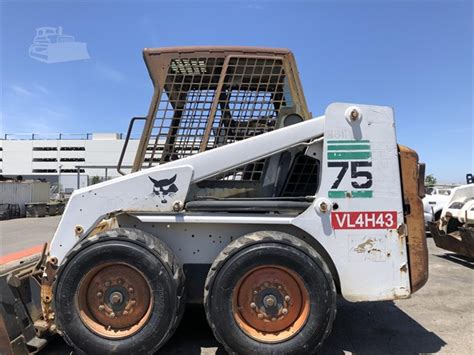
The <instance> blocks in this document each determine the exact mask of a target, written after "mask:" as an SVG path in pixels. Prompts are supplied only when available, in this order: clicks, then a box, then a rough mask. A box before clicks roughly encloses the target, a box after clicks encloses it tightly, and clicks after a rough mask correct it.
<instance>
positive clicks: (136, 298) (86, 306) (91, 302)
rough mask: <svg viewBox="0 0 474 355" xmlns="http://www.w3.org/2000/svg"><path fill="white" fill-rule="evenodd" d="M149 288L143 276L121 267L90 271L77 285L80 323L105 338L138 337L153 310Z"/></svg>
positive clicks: (120, 264)
mask: <svg viewBox="0 0 474 355" xmlns="http://www.w3.org/2000/svg"><path fill="white" fill-rule="evenodd" d="M152 304H153V300H152V294H151V288H150V286H149V284H148V282H147V280H146V279H145V277H144V275H143V274H142V273H141V272H140V271H138V270H137V269H135V268H134V267H132V266H130V265H128V264H123V263H108V264H103V265H100V266H97V267H95V268H93V269H92V270H91V271H89V272H88V273H87V274H86V275H85V276H84V277H83V278H82V280H81V282H80V283H79V289H78V292H77V294H76V305H77V307H78V310H79V316H80V318H81V320H82V322H83V323H84V324H85V326H86V327H87V328H89V330H91V331H92V332H94V333H96V334H98V335H100V336H103V337H105V338H113V339H120V338H126V337H129V336H131V335H133V334H135V333H137V332H138V331H139V330H140V329H141V328H143V326H144V325H145V324H146V322H147V320H148V319H149V317H150V314H151V309H152Z"/></svg>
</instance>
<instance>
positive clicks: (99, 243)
mask: <svg viewBox="0 0 474 355" xmlns="http://www.w3.org/2000/svg"><path fill="white" fill-rule="evenodd" d="M54 295H55V297H54V309H55V314H56V324H57V327H58V330H59V331H60V333H61V334H62V336H63V338H64V339H65V340H66V342H67V343H68V344H69V345H70V346H72V347H74V348H75V349H76V351H78V352H80V353H86V354H100V353H116V354H132V353H133V354H137V353H144V354H151V353H153V352H155V351H157V350H158V349H159V348H160V347H161V346H162V345H163V344H164V343H165V342H166V341H167V340H168V338H169V337H170V336H171V335H172V334H173V332H174V330H175V329H176V327H177V326H178V324H179V321H180V319H181V316H182V314H183V310H184V299H183V298H184V273H183V270H182V267H181V265H180V264H179V262H178V260H177V258H176V257H175V255H174V254H173V252H172V251H171V250H170V249H169V248H168V247H167V246H166V245H165V244H164V243H163V242H161V241H160V240H159V239H157V238H155V237H153V236H151V235H149V234H146V233H143V232H142V231H140V230H136V229H126V228H120V229H114V230H110V231H106V232H104V233H101V234H99V235H96V236H92V237H89V238H86V239H85V240H83V241H81V242H79V243H78V245H76V246H75V247H74V249H73V250H71V252H70V253H69V254H68V255H67V256H66V258H65V260H64V261H63V263H62V265H61V267H60V269H59V271H58V275H57V281H56V282H55V286H54Z"/></svg>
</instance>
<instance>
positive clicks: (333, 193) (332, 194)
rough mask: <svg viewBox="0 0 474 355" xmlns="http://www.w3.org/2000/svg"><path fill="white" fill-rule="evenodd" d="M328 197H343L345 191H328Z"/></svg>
mask: <svg viewBox="0 0 474 355" xmlns="http://www.w3.org/2000/svg"><path fill="white" fill-rule="evenodd" d="M328 197H331V198H344V197H346V192H345V191H328Z"/></svg>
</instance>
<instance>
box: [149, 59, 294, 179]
mask: <svg viewBox="0 0 474 355" xmlns="http://www.w3.org/2000/svg"><path fill="white" fill-rule="evenodd" d="M291 103H292V100H291V97H290V94H289V89H288V85H287V81H286V78H285V71H284V67H283V61H282V60H281V59H280V58H258V57H242V56H234V57H229V58H228V60H225V57H222V58H187V59H183V58H177V59H172V60H171V62H170V65H169V68H168V72H167V75H166V80H165V82H164V85H163V90H162V94H161V98H160V101H159V104H158V108H157V113H156V119H155V121H154V126H153V129H152V131H151V136H150V140H149V144H148V147H147V152H146V155H145V162H144V167H149V166H152V165H155V164H157V163H164V162H167V161H171V160H176V159H180V158H184V157H186V156H189V155H192V154H196V153H198V152H200V151H205V150H208V149H213V148H216V147H219V146H222V145H225V144H229V143H233V142H236V141H239V140H242V139H246V138H249V137H253V136H256V135H259V134H262V133H265V132H269V131H271V130H273V129H274V128H275V127H276V123H277V119H278V116H279V112H280V109H281V107H283V106H289V105H291ZM263 167H264V161H260V162H256V163H252V164H247V165H246V166H244V167H241V168H239V169H235V170H233V171H230V172H227V173H226V174H223V175H221V176H219V177H217V179H225V180H254V181H255V180H259V179H260V177H261V175H262V170H263Z"/></svg>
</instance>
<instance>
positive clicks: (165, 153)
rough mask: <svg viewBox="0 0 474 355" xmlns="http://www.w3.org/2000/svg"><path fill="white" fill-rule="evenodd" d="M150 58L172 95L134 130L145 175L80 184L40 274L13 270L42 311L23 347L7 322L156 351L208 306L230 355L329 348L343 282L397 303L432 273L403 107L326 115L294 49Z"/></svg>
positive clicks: (113, 346)
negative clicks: (191, 309)
mask: <svg viewBox="0 0 474 355" xmlns="http://www.w3.org/2000/svg"><path fill="white" fill-rule="evenodd" d="M144 59H145V62H146V64H147V67H148V70H149V73H150V76H151V79H152V81H153V84H154V88H155V91H154V94H153V98H152V103H151V105H150V109H149V112H148V115H147V116H146V117H143V118H134V119H133V120H132V122H131V124H130V127H129V131H128V135H127V140H126V142H128V138H129V137H130V133H131V132H132V129H133V128H132V126H133V123H134V122H136V121H137V120H143V121H144V128H143V133H142V135H141V140H140V143H139V148H138V151H137V154H136V157H135V160H134V166H133V169H132V170H133V171H132V172H131V173H129V174H126V175H124V176H122V177H119V178H116V179H113V180H109V181H105V182H102V183H99V184H96V185H93V186H89V187H86V188H82V189H79V190H76V191H75V192H74V193H73V195H72V196H71V198H70V200H69V202H68V204H67V206H66V209H65V211H64V215H63V216H62V219H61V222H60V224H59V226H58V228H57V230H56V233H55V235H54V239H53V240H52V243H51V245H49V247H48V248H47V250H45V252H44V253H43V255H42V256H41V257H40V260H39V262H37V263H36V264H35V266H34V267H32V268H31V272H30V273H29V274H28V272H26V271H23V272H22V273H21V274H19V273H18V272H17V273H13V274H12V273H10V274H8V277H7V278H6V279H2V280H3V281H4V282H5V290H7V289H8V292H10V293H11V297H12V299H13V301H14V300H15V299H16V300H21V301H22V302H23V310H24V313H25V314H27V315H26V316H25V321H24V322H23V323H24V324H23V325H22V326H19V328H21V329H20V331H21V332H22V333H21V332H20V333H21V334H20V335H21V337H22V338H21V341H19V340H18V335H16V337H15V336H12V334H10V333H8V329H6V332H5V329H4V333H7V334H8V335H9V339H10V345H11V347H14V346H16V348H17V349H20V348H21V349H24V350H25V352H27V351H31V349H32V348H34V346H35V344H36V345H38V344H40V345H41V344H43V343H44V341H43V340H44V339H45V338H46V337H47V335H48V334H54V333H59V334H60V335H61V336H62V337H63V338H64V339H65V340H66V342H67V343H68V344H69V345H71V346H72V347H74V348H75V349H76V350H77V351H78V352H79V353H81V352H82V353H88V354H100V353H117V354H136V353H153V352H155V351H156V350H157V349H159V348H160V347H161V346H162V345H163V344H164V343H165V342H166V341H167V340H168V339H169V338H170V336H171V335H172V334H173V332H174V330H175V329H176V327H177V326H178V324H179V322H180V319H181V315H182V312H183V309H184V305H185V303H202V304H204V308H205V311H206V315H207V319H208V322H209V325H210V326H211V328H212V330H213V332H214V334H215V336H216V338H217V340H218V341H219V342H221V343H222V344H223V346H224V347H225V349H226V350H227V351H228V352H229V353H239V354H250V353H259V354H277V353H278V354H300V353H312V352H316V351H317V349H318V348H319V347H320V346H321V344H322V343H323V341H324V339H325V338H326V337H327V336H328V335H329V333H330V331H331V326H332V323H333V321H334V318H335V316H336V296H337V295H338V294H340V295H341V296H342V297H343V298H345V299H347V300H349V301H354V302H357V301H378V300H393V299H400V298H407V297H409V296H410V294H412V293H413V292H415V291H417V290H418V289H420V288H421V287H422V286H423V285H424V284H425V282H426V280H427V278H428V259H427V246H426V240H425V234H424V221H423V205H422V202H421V198H422V197H423V193H424V187H423V180H424V166H423V165H422V164H419V163H418V157H417V154H416V153H415V152H414V151H413V150H411V149H409V148H406V147H403V146H400V145H397V141H396V136H395V127H394V118H393V111H392V109H391V108H389V107H381V106H369V105H359V104H345V103H335V104H331V105H330V106H329V107H328V108H327V109H326V113H325V115H324V116H321V117H316V118H312V116H311V114H310V112H309V111H308V108H307V106H306V101H305V98H304V95H303V90H302V87H301V83H300V80H299V77H298V71H297V68H296V64H295V60H294V57H293V54H292V53H291V52H290V51H288V50H286V49H269V48H250V47H179V48H160V49H145V50H144ZM126 149H127V143H125V145H124V151H123V152H122V157H121V159H120V161H119V164H118V170H119V171H122V167H121V165H122V158H123V155H124V153H125V151H126ZM25 275H26V276H28V279H29V280H30V281H31V279H32V278H33V279H35V280H37V283H36V284H37V285H38V284H40V286H41V302H40V303H41V311H40V312H31V308H34V307H33V306H32V305H31V304H32V302H30V303H29V304H27V305H25V303H26V302H25V300H24V297H21V295H20V293H21V292H20V290H18V288H20V287H21V285H22V284H24V282H25V281H24V280H25V278H26V276H25ZM2 287H3V286H2ZM5 292H6V291H5ZM13 301H12V302H13ZM7 308H8V307H5V306H4V308H3V314H4V317H5V319H6V317H7V316H8V312H7V311H6V309H7ZM32 314H35V316H33V315H32ZM5 323H6V324H7V323H9V322H8V321H6V322H5ZM32 324H34V327H35V330H36V335H35V334H32V333H31V332H30V331H28V332H27V330H28V329H27V328H28V326H30V325H32ZM4 328H8V326H7V327H5V326H4ZM17 333H18V332H17ZM42 339H43V340H42Z"/></svg>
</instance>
